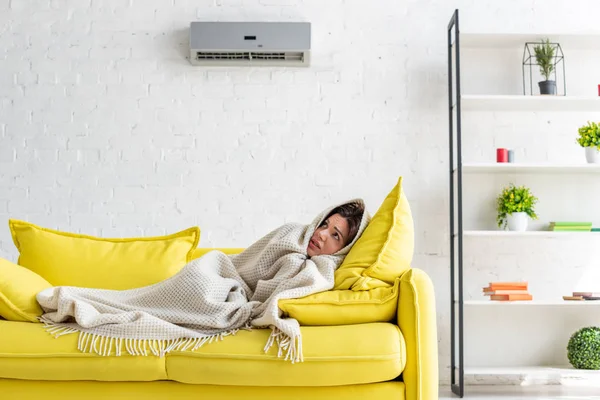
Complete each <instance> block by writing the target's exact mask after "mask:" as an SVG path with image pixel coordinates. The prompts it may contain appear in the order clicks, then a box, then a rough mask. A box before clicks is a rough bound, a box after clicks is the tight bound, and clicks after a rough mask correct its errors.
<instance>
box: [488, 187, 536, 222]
mask: <svg viewBox="0 0 600 400" xmlns="http://www.w3.org/2000/svg"><path fill="white" fill-rule="evenodd" d="M537 201H538V198H537V197H535V196H534V195H533V194H532V193H531V190H530V189H529V188H527V187H525V186H515V185H513V184H512V183H511V184H510V186H509V187H505V188H504V189H503V190H502V193H500V195H499V196H498V198H497V199H496V204H497V211H498V217H497V218H496V221H497V222H498V227H500V228H503V229H506V227H508V229H509V230H511V231H520V232H523V231H526V230H527V222H528V220H527V217H529V218H531V219H537V218H538V216H537V215H536V213H535V210H534V206H535V204H536V203H537Z"/></svg>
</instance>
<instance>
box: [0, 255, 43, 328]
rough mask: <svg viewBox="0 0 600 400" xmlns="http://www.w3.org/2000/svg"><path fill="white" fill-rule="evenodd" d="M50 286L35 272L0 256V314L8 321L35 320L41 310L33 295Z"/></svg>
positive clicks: (40, 313)
mask: <svg viewBox="0 0 600 400" xmlns="http://www.w3.org/2000/svg"><path fill="white" fill-rule="evenodd" d="M51 286H52V285H51V284H50V283H49V282H48V281H47V280H45V279H44V278H42V277H41V276H39V275H38V274H36V273H35V272H33V271H30V270H28V269H27V268H23V267H21V266H20V265H17V264H15V263H12V262H10V261H8V260H5V259H3V258H0V316H2V317H3V318H5V319H7V320H9V321H29V322H37V317H39V316H40V315H42V313H43V312H42V308H41V307H40V305H39V304H38V302H37V300H36V299H35V295H36V294H37V293H38V292H40V291H42V290H44V289H46V288H49V287H51Z"/></svg>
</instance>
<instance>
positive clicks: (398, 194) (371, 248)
mask: <svg viewBox="0 0 600 400" xmlns="http://www.w3.org/2000/svg"><path fill="white" fill-rule="evenodd" d="M413 251H414V226H413V218H412V214H411V211H410V206H409V204H408V200H407V199H406V196H405V194H404V192H403V190H402V177H400V178H399V179H398V183H397V184H396V186H395V187H394V188H393V189H392V191H391V192H390V193H389V194H388V195H387V197H386V198H385V200H384V201H383V204H381V206H380V207H379V209H378V210H377V212H376V213H375V215H374V216H373V218H372V219H371V222H370V223H369V225H368V226H367V228H366V229H365V231H364V232H363V234H362V236H361V237H360V238H359V239H358V240H357V241H356V243H355V244H354V246H352V249H351V250H350V252H349V253H348V255H347V256H346V258H345V259H344V261H343V262H342V265H340V267H339V268H338V269H337V270H336V271H335V286H334V289H337V290H341V289H352V290H370V289H374V288H377V287H386V286H390V285H392V284H393V283H394V281H395V280H396V278H398V277H399V276H400V275H402V273H403V272H404V271H406V270H408V269H409V268H410V263H411V262H412V257H413Z"/></svg>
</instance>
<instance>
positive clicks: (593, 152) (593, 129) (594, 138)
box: [577, 121, 600, 164]
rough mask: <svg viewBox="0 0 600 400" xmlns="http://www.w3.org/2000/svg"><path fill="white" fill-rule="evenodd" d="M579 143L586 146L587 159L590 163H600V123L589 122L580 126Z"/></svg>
mask: <svg viewBox="0 0 600 400" xmlns="http://www.w3.org/2000/svg"><path fill="white" fill-rule="evenodd" d="M577 143H579V145H580V146H581V147H584V148H585V159H586V160H587V162H588V163H590V164H600V125H598V124H597V123H596V122H589V121H588V123H587V125H584V126H582V127H581V128H579V137H578V138H577Z"/></svg>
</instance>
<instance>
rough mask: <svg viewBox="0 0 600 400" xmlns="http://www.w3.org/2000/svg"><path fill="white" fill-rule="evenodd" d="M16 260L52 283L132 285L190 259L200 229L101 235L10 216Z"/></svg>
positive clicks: (145, 282) (174, 270)
mask: <svg viewBox="0 0 600 400" xmlns="http://www.w3.org/2000/svg"><path fill="white" fill-rule="evenodd" d="M9 226H10V231H11V233H12V237H13V241H14V243H15V246H17V249H18V250H19V253H20V255H19V260H18V262H17V263H18V264H19V265H21V266H23V267H25V268H28V269H30V270H31V271H33V272H35V273H37V274H38V275H40V276H42V277H43V278H44V279H46V280H47V281H48V282H50V283H51V284H52V285H54V286H81V287H89V288H102V289H117V290H122V289H131V288H135V287H141V286H147V285H151V284H154V283H157V282H160V281H162V280H164V279H166V278H169V277H171V276H173V275H175V274H176V273H177V272H179V270H180V269H181V267H183V266H184V265H185V264H186V263H187V262H189V261H190V260H191V259H192V254H193V252H194V249H195V248H196V246H197V245H198V241H199V240H200V229H199V228H198V227H192V228H189V229H186V230H184V231H181V232H178V233H174V234H172V235H166V236H155V237H145V238H144V237H142V238H123V239H117V238H113V239H110V238H108V239H107V238H99V237H94V236H88V235H79V234H74V233H67V232H60V231H56V230H52V229H47V228H41V227H39V226H37V225H34V224H30V223H28V222H24V221H17V220H10V221H9Z"/></svg>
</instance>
